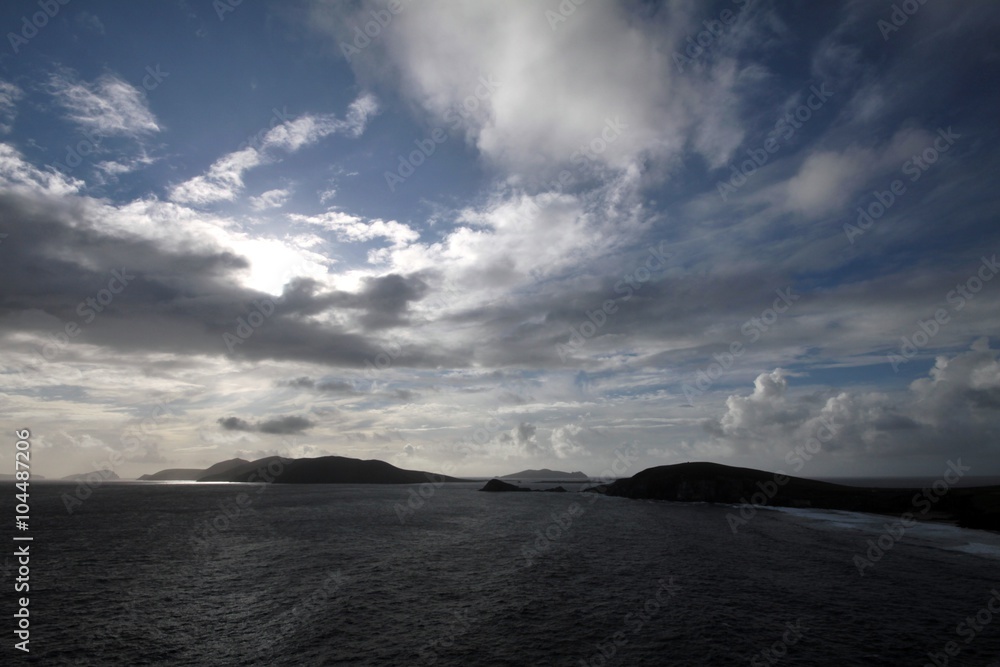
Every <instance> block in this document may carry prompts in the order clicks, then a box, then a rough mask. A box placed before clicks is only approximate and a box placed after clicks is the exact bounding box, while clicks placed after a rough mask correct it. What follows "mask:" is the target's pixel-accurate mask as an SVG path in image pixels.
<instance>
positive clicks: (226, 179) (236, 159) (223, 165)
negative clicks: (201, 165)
mask: <svg viewBox="0 0 1000 667" xmlns="http://www.w3.org/2000/svg"><path fill="white" fill-rule="evenodd" d="M378 110H379V107H378V102H377V100H376V99H375V97H374V96H373V95H371V94H369V93H364V94H362V95H360V96H359V97H358V98H357V99H355V100H354V101H353V102H352V103H351V104H350V106H349V107H348V110H347V116H346V118H345V119H343V120H341V119H339V118H337V117H336V116H334V115H332V114H304V115H302V116H299V117H298V118H295V119H292V120H286V121H284V122H282V123H281V124H279V125H276V126H275V127H273V128H271V129H270V130H268V131H267V133H266V134H264V136H263V138H262V139H261V141H260V142H259V143H258V144H257V145H251V146H247V147H245V148H241V149H240V150H237V151H234V152H232V153H229V154H227V155H225V156H223V157H221V158H219V159H218V160H216V161H215V162H214V163H213V164H212V165H211V166H210V167H209V169H208V171H207V172H206V173H205V174H202V175H200V176H195V177H194V178H191V179H189V180H187V181H184V182H183V183H180V184H178V185H175V186H174V187H173V188H171V190H170V199H171V200H172V201H175V202H178V203H182V204H195V205H199V206H201V205H205V204H211V203H214V202H220V201H233V200H235V199H236V197H237V196H239V195H240V193H242V192H243V188H244V183H243V175H244V174H245V173H246V172H247V171H249V170H250V169H253V168H254V167H257V166H259V165H262V164H269V163H271V162H273V161H274V160H275V159H277V156H276V153H295V152H296V151H298V150H299V149H301V148H303V147H305V146H309V145H312V144H314V143H316V142H318V141H320V140H321V139H324V138H326V137H328V136H330V135H333V134H346V135H347V136H351V137H358V136H360V135H361V133H362V132H364V129H365V127H366V126H367V124H368V121H369V120H370V119H371V118H372V117H373V116H374V115H375V114H377V113H378Z"/></svg>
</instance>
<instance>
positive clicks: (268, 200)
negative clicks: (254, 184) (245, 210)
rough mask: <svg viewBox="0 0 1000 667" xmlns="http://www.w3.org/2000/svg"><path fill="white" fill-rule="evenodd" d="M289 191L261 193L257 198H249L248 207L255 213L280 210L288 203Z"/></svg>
mask: <svg viewBox="0 0 1000 667" xmlns="http://www.w3.org/2000/svg"><path fill="white" fill-rule="evenodd" d="M291 194H292V191H291V190H282V189H276V190H268V191H267V192H262V193H261V194H260V195H259V196H257V197H251V198H250V207H251V208H252V209H254V210H255V211H266V210H268V209H272V208H281V207H282V206H284V205H285V202H287V201H288V198H289V197H290V196H291Z"/></svg>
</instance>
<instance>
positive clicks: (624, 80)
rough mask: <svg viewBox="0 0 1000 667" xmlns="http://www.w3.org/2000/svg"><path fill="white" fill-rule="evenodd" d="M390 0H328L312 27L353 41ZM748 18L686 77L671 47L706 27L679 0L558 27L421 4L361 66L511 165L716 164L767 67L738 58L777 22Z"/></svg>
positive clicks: (438, 0) (480, 8) (595, 11)
mask: <svg viewBox="0 0 1000 667" xmlns="http://www.w3.org/2000/svg"><path fill="white" fill-rule="evenodd" d="M380 8H381V7H380V5H379V4H378V3H377V2H375V1H374V0H370V1H368V2H362V3H360V6H359V7H357V8H356V11H355V12H352V11H351V9H349V8H348V7H347V6H339V5H338V6H335V5H333V4H332V3H317V4H316V5H315V6H314V11H313V14H312V16H311V25H312V26H314V27H315V28H317V29H320V30H326V31H328V32H329V33H331V34H332V35H333V36H334V37H335V39H337V40H338V42H342V43H350V41H351V40H352V39H353V35H352V34H350V31H351V28H352V26H354V25H361V24H363V22H364V20H367V19H369V18H370V17H369V15H368V12H369V11H372V10H378V9H380ZM548 13H549V14H550V13H552V12H548ZM738 14H739V20H738V21H737V23H736V24H735V25H734V26H732V27H731V28H727V33H728V34H727V35H726V38H725V39H720V40H718V42H719V43H718V44H716V45H713V46H714V47H715V48H713V49H712V56H711V57H710V58H706V59H704V60H703V61H702V62H701V63H700V66H698V67H691V68H688V69H687V70H686V71H685V72H683V73H682V72H680V71H678V68H677V66H676V64H675V62H674V60H673V59H672V53H674V52H675V51H683V49H684V47H685V46H687V42H685V41H684V39H685V38H686V37H687V36H688V34H689V33H690V34H695V33H697V32H698V30H700V29H702V26H701V25H700V23H699V22H698V21H697V19H698V18H700V17H698V16H697V14H696V12H695V11H693V5H691V4H690V3H680V2H674V3H666V4H663V5H662V6H659V7H657V8H655V9H654V8H652V7H650V6H646V5H643V4H640V3H638V2H625V3H587V5H586V6H580V7H578V8H576V7H574V12H573V13H572V15H571V16H570V17H569V18H567V20H566V21H565V22H563V23H559V24H557V25H556V26H555V27H554V26H553V25H552V24H551V23H550V21H549V20H548V19H547V18H546V17H547V12H545V11H543V10H542V9H541V8H539V7H536V6H533V5H517V6H509V5H507V4H503V3H492V2H478V1H476V0H463V1H461V2H459V3H457V4H456V3H455V2H452V1H451V0H433V1H429V2H421V3H415V4H413V5H412V6H409V7H407V8H406V11H405V12H401V13H400V14H399V15H397V16H395V17H394V20H393V22H392V23H391V24H389V25H388V26H386V28H385V29H384V31H383V33H384V34H383V35H381V39H379V40H375V41H373V43H372V45H371V46H369V47H368V49H370V50H371V51H373V52H377V53H378V56H377V57H376V56H372V55H371V54H365V56H364V57H355V58H352V59H351V60H350V62H351V66H352V67H354V69H355V71H356V72H357V74H358V76H359V77H361V78H362V80H372V81H379V82H382V83H386V84H388V85H392V86H393V87H395V88H396V89H398V90H400V91H401V92H402V93H403V94H404V95H405V96H406V97H407V98H408V99H409V100H410V101H412V102H413V103H414V104H415V105H416V106H417V108H419V109H421V110H423V112H424V114H425V115H426V116H428V117H429V122H430V123H434V124H437V125H438V126H440V127H449V128H451V129H452V130H453V131H457V132H459V133H461V134H464V136H465V137H466V138H467V140H468V141H469V142H470V143H471V144H473V145H474V146H475V147H476V148H477V149H478V150H479V152H480V153H481V155H482V156H484V157H485V158H486V160H487V161H488V162H489V163H491V164H494V165H498V166H499V167H501V168H502V169H504V170H506V171H509V172H511V173H513V174H518V175H525V174H528V175H549V176H550V177H551V175H552V174H553V173H557V171H554V170H558V169H561V168H565V167H569V168H571V169H573V170H575V171H577V172H578V173H576V174H574V180H579V179H581V178H582V177H584V176H588V175H592V172H595V171H596V172H598V173H600V172H601V171H602V170H605V169H612V170H625V169H628V168H630V167H634V166H636V165H639V164H641V163H642V162H643V161H644V160H648V159H654V160H660V161H662V164H669V163H670V162H671V161H673V160H674V159H676V158H677V157H678V156H680V155H681V154H682V153H683V152H684V151H685V150H686V149H687V148H688V147H692V148H694V149H695V150H696V151H698V152H700V153H701V154H702V155H704V156H705V158H706V159H707V160H708V161H709V162H710V163H711V164H713V165H719V164H722V163H724V162H725V161H726V159H727V158H728V157H729V155H731V154H732V152H733V151H734V150H735V149H736V147H737V146H738V145H739V143H740V140H741V139H742V137H743V130H742V124H741V123H740V122H739V114H740V111H741V109H740V106H739V96H738V94H737V93H738V91H739V89H740V88H741V87H743V86H746V85H747V83H748V80H750V79H751V78H753V77H759V76H761V74H760V73H761V71H762V70H761V68H759V67H757V68H756V69H754V68H751V67H741V65H740V56H741V55H743V54H742V51H745V50H749V49H752V48H759V47H758V46H757V45H758V44H759V43H760V41H762V40H765V39H771V38H772V34H773V31H774V29H775V28H774V25H775V24H774V23H773V22H772V23H771V24H766V22H765V18H758V14H760V15H761V16H763V17H766V16H767V15H766V13H763V12H762V13H757V12H738ZM764 25H767V26H769V28H770V29H766V28H765V27H763V26H764ZM747 35H750V36H754V37H759V39H748V38H746V36H747ZM526 45H530V47H528V46H526ZM581 72H585V73H586V74H585V75H580V73H581ZM706 109H707V110H708V112H707V113H706V112H705V110H706ZM609 128H610V129H609ZM614 128H618V130H617V131H616V130H615V129H614ZM588 149H589V150H588ZM581 167H582V170H581ZM581 171H582V173H579V172H581Z"/></svg>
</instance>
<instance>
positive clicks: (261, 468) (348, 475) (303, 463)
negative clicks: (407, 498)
mask: <svg viewBox="0 0 1000 667" xmlns="http://www.w3.org/2000/svg"><path fill="white" fill-rule="evenodd" d="M198 481H199V482H274V483H278V484H420V483H423V482H428V481H431V482H461V481H463V480H460V479H457V478H455V477H448V476H446V475H435V474H432V473H429V472H423V471H420V470H404V469H402V468H397V467H396V466H394V465H392V464H389V463H386V462H385V461H377V460H367V461H362V460H361V459H351V458H347V457H344V456H321V457H319V458H311V459H286V458H281V457H278V456H269V457H267V458H263V459H258V460H257V461H251V462H248V463H244V464H242V465H239V466H236V467H234V468H231V469H229V470H225V471H222V472H217V473H214V474H208V475H204V476H203V477H200V478H199V479H198Z"/></svg>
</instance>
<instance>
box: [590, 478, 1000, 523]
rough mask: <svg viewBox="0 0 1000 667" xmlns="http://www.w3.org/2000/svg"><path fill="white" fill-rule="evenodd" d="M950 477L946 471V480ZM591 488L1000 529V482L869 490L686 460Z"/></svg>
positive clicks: (661, 497) (636, 495) (623, 493)
mask: <svg viewBox="0 0 1000 667" xmlns="http://www.w3.org/2000/svg"><path fill="white" fill-rule="evenodd" d="M952 465H954V464H952ZM952 472H953V475H954V477H955V479H956V481H957V479H958V478H960V477H961V473H960V472H959V471H958V470H957V469H953V470H952ZM947 477H948V475H947V473H946V474H945V482H947V481H948V480H947ZM586 491H589V492H592V493H604V494H606V495H609V496H623V497H626V498H649V499H655V500H676V501H689V502H709V503H727V504H740V505H742V504H747V503H749V504H753V505H773V506H778V507H814V508H820V509H834V510H845V511H851V512H872V513H876V514H894V515H900V516H901V515H903V514H905V513H907V512H909V513H910V514H912V515H913V516H914V517H915V518H922V517H923V518H931V517H932V516H933V518H939V519H945V520H954V521H957V522H958V524H959V525H961V526H965V527H968V528H984V529H988V530H1000V486H986V487H965V488H961V487H960V488H954V487H951V486H947V488H941V487H939V488H938V489H937V490H936V489H934V488H928V489H891V488H868V487H858V486H846V485H843V484H832V483H830V482H819V481H816V480H811V479H804V478H801V477H791V476H788V475H782V474H779V473H769V472H765V471H763V470H753V469H751V468H734V467H732V466H726V465H720V464H718V463H681V464H677V465H668V466H657V467H655V468H647V469H646V470H643V471H642V472H639V473H636V474H635V475H633V476H632V477H628V478H624V479H619V480H616V481H614V482H612V483H611V484H607V485H602V486H600V487H592V488H590V489H586Z"/></svg>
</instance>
